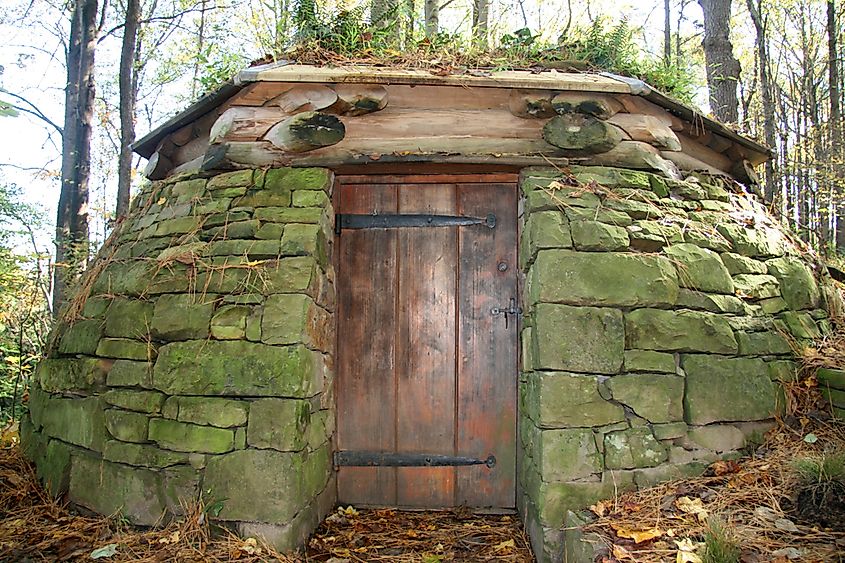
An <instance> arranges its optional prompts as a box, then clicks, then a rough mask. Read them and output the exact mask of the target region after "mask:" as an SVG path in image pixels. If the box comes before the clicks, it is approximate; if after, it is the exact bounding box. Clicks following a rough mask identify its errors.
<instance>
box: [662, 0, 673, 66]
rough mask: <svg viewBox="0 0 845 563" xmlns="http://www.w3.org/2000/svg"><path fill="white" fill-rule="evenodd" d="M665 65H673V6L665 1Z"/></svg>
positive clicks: (667, 0)
mask: <svg viewBox="0 0 845 563" xmlns="http://www.w3.org/2000/svg"><path fill="white" fill-rule="evenodd" d="M663 64H665V65H666V66H669V65H670V64H672V6H671V3H670V0H663Z"/></svg>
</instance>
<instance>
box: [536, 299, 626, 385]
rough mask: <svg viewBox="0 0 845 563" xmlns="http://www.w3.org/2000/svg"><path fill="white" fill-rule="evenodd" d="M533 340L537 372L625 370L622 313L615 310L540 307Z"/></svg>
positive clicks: (541, 305)
mask: <svg viewBox="0 0 845 563" xmlns="http://www.w3.org/2000/svg"><path fill="white" fill-rule="evenodd" d="M561 335H566V338H561ZM533 337H534V341H533V343H532V354H531V355H532V358H533V361H534V365H533V366H531V367H533V368H534V369H545V370H564V371H576V372H585V373H617V372H618V371H619V369H620V368H621V367H622V360H623V349H624V340H625V338H624V332H623V324H622V313H621V312H619V311H617V310H615V309H606V308H598V307H570V306H567V305H554V304H547V303H541V304H539V305H537V306H536V308H535V310H534V331H533Z"/></svg>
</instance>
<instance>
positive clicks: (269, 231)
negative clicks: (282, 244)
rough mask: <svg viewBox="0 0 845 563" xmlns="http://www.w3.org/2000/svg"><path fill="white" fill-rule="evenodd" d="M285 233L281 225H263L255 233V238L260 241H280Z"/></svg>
mask: <svg viewBox="0 0 845 563" xmlns="http://www.w3.org/2000/svg"><path fill="white" fill-rule="evenodd" d="M284 232H285V226H284V224H283V223H264V224H262V225H261V227H259V228H258V230H257V231H256V232H255V238H257V239H261V240H282V235H283V234H284Z"/></svg>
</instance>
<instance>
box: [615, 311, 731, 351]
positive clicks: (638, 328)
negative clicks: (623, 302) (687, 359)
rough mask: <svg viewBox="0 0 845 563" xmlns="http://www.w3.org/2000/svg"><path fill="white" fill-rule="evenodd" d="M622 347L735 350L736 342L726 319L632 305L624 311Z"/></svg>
mask: <svg viewBox="0 0 845 563" xmlns="http://www.w3.org/2000/svg"><path fill="white" fill-rule="evenodd" d="M625 341H626V347H629V348H638V349H644V350H666V351H671V350H678V351H698V352H714V353H717V354H735V353H736V352H737V342H736V338H735V337H734V334H733V331H732V330H731V327H730V325H729V324H728V322H727V321H726V320H725V319H724V318H722V317H719V316H717V315H713V314H710V313H703V312H698V311H683V310H682V311H665V310H662V309H636V310H634V311H631V312H630V313H627V314H626V315H625Z"/></svg>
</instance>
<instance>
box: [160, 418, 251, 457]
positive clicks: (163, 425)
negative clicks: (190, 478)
mask: <svg viewBox="0 0 845 563" xmlns="http://www.w3.org/2000/svg"><path fill="white" fill-rule="evenodd" d="M149 436H150V440H151V441H153V442H155V443H157V444H158V445H159V446H160V447H162V448H166V449H168V450H175V451H177V452H199V453H209V454H222V453H226V452H230V451H232V449H234V439H235V434H234V432H233V431H231V430H226V429H223V428H214V427H211V426H200V425H197V424H187V423H184V422H177V421H175V420H167V419H164V418H154V419H152V420H150V435H149Z"/></svg>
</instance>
